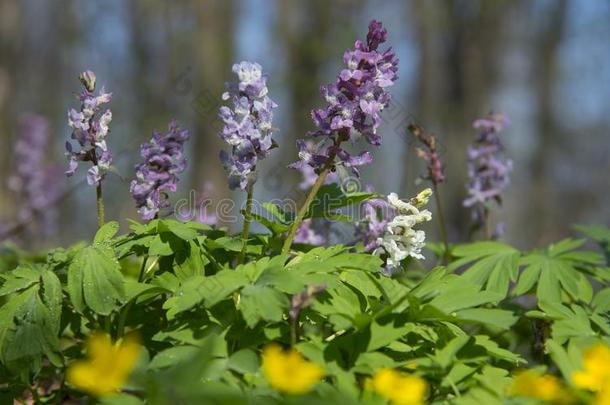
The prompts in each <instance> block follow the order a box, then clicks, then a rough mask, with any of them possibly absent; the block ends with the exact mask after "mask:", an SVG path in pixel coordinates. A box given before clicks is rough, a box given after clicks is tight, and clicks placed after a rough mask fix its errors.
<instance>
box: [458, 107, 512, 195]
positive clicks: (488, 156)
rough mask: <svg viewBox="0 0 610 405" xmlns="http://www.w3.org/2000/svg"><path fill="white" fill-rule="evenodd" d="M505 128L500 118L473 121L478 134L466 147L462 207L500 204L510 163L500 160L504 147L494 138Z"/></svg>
mask: <svg viewBox="0 0 610 405" xmlns="http://www.w3.org/2000/svg"><path fill="white" fill-rule="evenodd" d="M507 125H508V119H507V118H506V117H505V116H504V115H502V114H490V115H489V116H488V117H487V118H483V119H479V120H476V121H475V122H474V124H473V127H474V128H475V129H477V130H478V131H479V133H478V134H477V136H476V139H475V143H474V145H471V146H469V147H468V178H469V182H468V197H467V198H466V199H465V200H464V206H465V207H472V206H475V205H477V204H483V205H484V204H486V203H487V202H489V201H496V202H497V203H498V204H500V203H501V202H502V197H501V196H502V192H503V191H504V190H505V189H506V187H508V185H509V182H510V180H509V173H510V172H511V170H512V167H513V164H512V161H510V160H508V159H506V158H505V157H504V146H503V145H502V141H501V140H500V137H499V136H498V134H499V133H500V132H501V131H502V130H503V129H504V128H505V127H506V126H507Z"/></svg>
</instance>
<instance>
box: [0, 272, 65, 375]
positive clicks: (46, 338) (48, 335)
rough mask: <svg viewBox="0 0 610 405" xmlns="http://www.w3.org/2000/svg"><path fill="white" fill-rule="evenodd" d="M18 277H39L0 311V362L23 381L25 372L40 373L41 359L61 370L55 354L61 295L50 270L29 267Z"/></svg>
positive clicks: (14, 295)
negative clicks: (36, 275)
mask: <svg viewBox="0 0 610 405" xmlns="http://www.w3.org/2000/svg"><path fill="white" fill-rule="evenodd" d="M17 273H18V274H19V275H21V276H22V277H23V276H25V275H26V274H27V275H28V277H30V278H33V276H34V274H35V273H37V274H38V277H37V280H36V281H35V282H34V283H31V284H29V285H28V287H27V288H25V289H19V290H18V291H14V292H13V293H11V294H10V295H8V296H7V299H6V302H4V304H3V305H2V306H1V307H0V361H1V362H2V363H4V364H5V365H6V366H7V368H9V369H10V370H13V371H15V372H18V373H20V374H22V376H23V377H24V375H23V373H24V372H25V373H26V375H27V372H28V371H32V372H37V371H38V370H39V369H40V367H41V364H42V363H41V362H42V356H43V355H46V356H47V357H48V359H49V360H50V361H51V363H52V364H53V365H55V366H61V359H60V358H59V357H58V356H57V354H56V353H57V351H58V346H59V342H58V333H59V329H60V321H61V313H62V291H61V285H60V282H59V279H58V278H57V276H56V275H55V274H54V273H52V272H51V271H49V270H46V269H42V268H40V267H35V266H30V267H28V269H27V271H26V272H24V271H23V270H20V271H18V272H17ZM13 276H15V275H13ZM22 277H20V278H22ZM23 377H22V378H23Z"/></svg>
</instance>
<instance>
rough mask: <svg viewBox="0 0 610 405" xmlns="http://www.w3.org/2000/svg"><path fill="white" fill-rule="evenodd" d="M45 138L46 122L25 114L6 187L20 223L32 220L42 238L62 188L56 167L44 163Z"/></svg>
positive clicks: (47, 231)
mask: <svg viewBox="0 0 610 405" xmlns="http://www.w3.org/2000/svg"><path fill="white" fill-rule="evenodd" d="M49 138H50V132H49V122H48V121H47V120H46V119H45V118H44V117H41V116H39V115H35V114H25V115H24V116H23V117H22V118H21V130H20V132H19V139H18V140H17V142H16V143H15V147H14V150H13V152H14V157H15V169H14V172H13V174H12V175H11V176H10V177H9V179H8V186H9V188H10V189H11V190H12V191H14V192H15V193H16V194H17V195H18V198H19V211H18V213H17V217H18V218H17V219H18V221H19V222H20V224H24V223H31V222H32V221H35V222H36V224H38V225H41V226H42V228H41V230H42V232H43V233H44V234H46V235H49V234H50V233H51V232H52V231H53V229H54V228H55V222H56V214H57V210H56V209H55V208H54V207H53V204H54V203H55V202H56V201H57V200H58V198H59V197H60V194H61V193H62V189H63V187H62V186H61V184H59V182H58V179H57V176H56V175H57V173H56V170H55V169H57V168H56V167H50V166H49V165H48V163H47V160H48V159H47V154H48V147H49V140H50V139H49Z"/></svg>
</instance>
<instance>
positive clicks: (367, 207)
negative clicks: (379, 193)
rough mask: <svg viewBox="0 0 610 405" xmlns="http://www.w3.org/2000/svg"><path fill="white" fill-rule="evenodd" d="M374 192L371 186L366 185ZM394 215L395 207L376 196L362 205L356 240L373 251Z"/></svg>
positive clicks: (368, 250)
mask: <svg viewBox="0 0 610 405" xmlns="http://www.w3.org/2000/svg"><path fill="white" fill-rule="evenodd" d="M366 191H367V192H372V191H373V189H372V187H371V186H367V187H366ZM392 216H393V209H392V207H391V206H390V204H388V202H387V201H386V200H383V199H381V198H374V199H371V200H367V201H365V202H363V203H362V205H361V219H360V220H359V221H358V222H357V223H356V227H355V237H356V242H362V243H363V244H364V248H365V250H366V251H367V252H373V251H374V250H375V249H377V248H378V247H379V246H380V245H379V238H380V237H381V236H383V234H384V233H385V229H386V226H387V224H388V221H389V220H388V218H390V217H392Z"/></svg>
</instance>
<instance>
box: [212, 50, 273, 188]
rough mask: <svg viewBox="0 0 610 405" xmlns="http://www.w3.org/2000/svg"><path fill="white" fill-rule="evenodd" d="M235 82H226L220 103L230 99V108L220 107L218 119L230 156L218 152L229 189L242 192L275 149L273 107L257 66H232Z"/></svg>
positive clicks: (263, 76) (264, 79)
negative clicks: (262, 161) (228, 146)
mask: <svg viewBox="0 0 610 405" xmlns="http://www.w3.org/2000/svg"><path fill="white" fill-rule="evenodd" d="M233 72H234V73H235V74H236V75H237V77H238V79H239V81H238V82H237V83H228V84H227V88H228V91H227V92H225V93H224V94H223V95H222V99H223V100H229V99H230V100H231V102H232V108H229V107H227V106H222V107H221V108H220V113H219V116H220V119H221V120H222V121H223V123H224V127H223V129H222V132H221V133H220V137H221V138H222V139H223V140H224V141H225V142H227V143H228V144H229V145H231V153H230V154H229V153H227V152H225V151H222V152H221V153H220V160H221V161H222V164H223V166H224V167H225V169H226V170H227V171H228V173H229V188H231V190H234V189H237V188H239V189H241V190H245V189H246V187H247V186H248V184H249V183H253V182H254V181H256V178H255V169H256V165H257V163H258V161H259V160H260V159H263V158H265V157H266V156H267V155H268V154H269V150H270V149H272V148H273V147H274V146H275V143H274V141H273V139H272V134H273V125H272V121H273V109H274V108H276V107H277V104H276V103H275V102H273V100H271V98H269V96H268V95H267V94H268V93H269V90H268V88H267V77H266V76H265V75H264V74H263V71H262V68H261V65H259V64H258V63H252V62H241V63H239V64H235V65H233Z"/></svg>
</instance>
